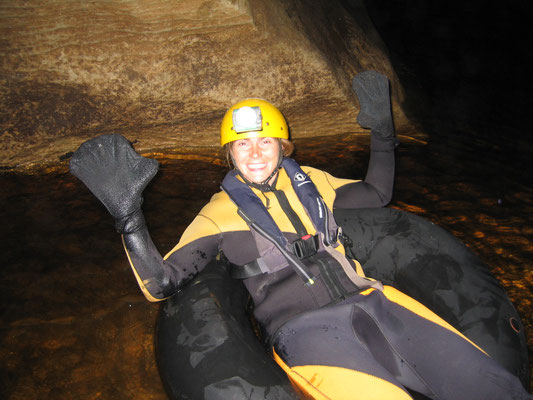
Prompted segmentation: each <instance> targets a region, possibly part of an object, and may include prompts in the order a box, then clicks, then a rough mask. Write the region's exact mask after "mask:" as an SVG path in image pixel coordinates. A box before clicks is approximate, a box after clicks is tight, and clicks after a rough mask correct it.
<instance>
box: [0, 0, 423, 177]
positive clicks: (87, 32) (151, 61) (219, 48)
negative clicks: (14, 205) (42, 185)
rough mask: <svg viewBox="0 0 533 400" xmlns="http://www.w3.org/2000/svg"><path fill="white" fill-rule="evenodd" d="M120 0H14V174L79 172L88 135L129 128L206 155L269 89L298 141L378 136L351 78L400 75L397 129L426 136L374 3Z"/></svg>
mask: <svg viewBox="0 0 533 400" xmlns="http://www.w3.org/2000/svg"><path fill="white" fill-rule="evenodd" d="M351 5H352V7H353V8H352V10H351V13H348V12H347V11H346V10H345V9H344V8H343V7H342V5H341V3H340V2H337V1H330V0H318V1H312V2H310V1H304V0H233V1H232V0H155V1H143V0H121V1H119V0H115V1H90V2H85V1H68V2H64V1H46V0H44V1H31V0H28V1H18V0H4V1H2V2H1V3H0V30H1V39H0V54H1V61H0V103H1V109H2V111H1V114H0V115H1V117H0V127H1V130H0V132H1V135H0V168H1V169H2V170H15V171H29V172H31V171H36V170H42V169H43V168H50V167H54V166H63V167H64V166H65V165H66V163H67V160H68V156H69V154H70V153H71V152H72V151H73V150H75V149H76V148H77V147H78V146H79V145H80V144H81V143H82V142H83V141H85V140H87V139H89V138H91V137H94V136H97V135H99V134H103V133H120V134H123V135H124V136H126V137H127V138H128V139H129V140H130V141H132V142H133V143H134V145H135V148H136V149H137V150H138V151H140V152H141V153H145V154H147V153H151V154H159V155H162V156H164V155H165V154H171V153H173V152H177V151H182V152H183V151H186V152H189V153H198V154H201V153H202V152H203V151H205V150H206V149H209V148H215V147H216V146H217V144H218V129H219V123H220V121H221V118H222V116H223V115H224V112H225V111H226V109H227V108H229V107H230V106H231V105H232V104H233V103H235V102H237V101H239V100H241V99H243V98H248V97H260V98H264V99H267V100H269V101H271V102H272V103H274V104H275V105H277V106H278V107H279V108H280V109H281V110H282V112H283V113H284V114H285V116H286V118H287V120H288V122H289V126H290V129H291V136H292V138H293V139H296V140H298V139H305V138H308V137H318V136H323V135H339V134H345V133H346V134H354V135H356V136H357V135H358V134H361V137H368V135H367V132H366V131H365V130H363V129H362V128H361V127H360V126H359V125H357V123H356V122H355V120H356V116H357V112H358V108H359V105H358V102H357V100H356V98H355V96H354V95H353V93H352V92H351V88H350V81H351V78H352V77H353V76H354V75H355V74H356V73H358V72H360V71H363V70H367V69H373V70H377V71H380V72H382V73H384V74H386V75H387V76H388V77H389V79H390V80H391V82H392V95H393V110H394V117H395V124H396V128H397V130H398V132H400V134H405V135H406V136H409V135H411V136H412V137H416V136H417V135H420V134H417V133H416V132H414V129H413V128H412V125H411V123H410V122H409V121H408V119H407V118H406V116H405V114H404V112H403V110H402V101H403V98H404V94H403V89H402V87H401V85H400V82H399V81H398V78H397V76H396V74H395V72H394V70H393V67H392V66H391V64H390V61H389V59H388V56H387V50H386V48H385V46H384V45H383V43H382V41H381V39H380V37H379V35H378V33H377V32H376V31H375V30H374V28H373V25H372V23H371V21H370V19H369V17H368V15H367V12H366V9H365V7H364V5H363V2H362V1H360V2H358V1H351Z"/></svg>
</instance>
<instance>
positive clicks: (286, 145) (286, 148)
mask: <svg viewBox="0 0 533 400" xmlns="http://www.w3.org/2000/svg"><path fill="white" fill-rule="evenodd" d="M279 141H280V143H281V151H282V152H283V155H284V156H285V157H289V156H290V155H291V154H292V152H293V151H294V143H293V142H291V141H290V140H288V139H279ZM233 143H235V142H229V143H226V144H225V145H224V154H225V156H226V162H227V163H228V166H229V167H230V168H233V167H234V165H233V162H232V161H231V146H233Z"/></svg>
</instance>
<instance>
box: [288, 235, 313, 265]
mask: <svg viewBox="0 0 533 400" xmlns="http://www.w3.org/2000/svg"><path fill="white" fill-rule="evenodd" d="M319 240H320V239H319V237H318V235H314V236H311V235H305V236H302V237H301V238H299V239H296V240H295V241H294V242H292V243H291V248H292V252H293V254H294V255H295V256H296V257H298V258H299V259H300V260H301V259H304V258H307V257H311V256H313V255H315V254H316V252H317V251H318V247H319Z"/></svg>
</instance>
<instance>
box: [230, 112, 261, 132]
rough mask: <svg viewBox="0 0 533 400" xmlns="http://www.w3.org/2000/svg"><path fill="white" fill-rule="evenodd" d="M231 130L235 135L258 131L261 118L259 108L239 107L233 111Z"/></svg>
mask: <svg viewBox="0 0 533 400" xmlns="http://www.w3.org/2000/svg"><path fill="white" fill-rule="evenodd" d="M232 118H233V130H234V131H235V132H237V133H242V132H250V131H260V130H261V129H262V122H263V118H262V116H261V109H260V108H259V107H241V108H237V109H235V110H233V115H232Z"/></svg>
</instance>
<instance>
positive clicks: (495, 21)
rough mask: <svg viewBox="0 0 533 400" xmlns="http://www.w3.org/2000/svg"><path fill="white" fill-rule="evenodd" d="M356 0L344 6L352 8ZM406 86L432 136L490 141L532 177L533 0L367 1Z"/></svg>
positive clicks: (412, 109)
mask: <svg viewBox="0 0 533 400" xmlns="http://www.w3.org/2000/svg"><path fill="white" fill-rule="evenodd" d="M351 3H352V1H351V0H345V1H344V4H345V6H346V7H347V8H348V9H351V8H352V7H351ZM365 5H366V7H367V9H368V11H369V15H370V17H371V19H372V21H373V22H374V25H375V27H376V29H377V30H378V31H379V33H380V35H381V37H382V39H383V40H384V42H385V44H386V46H387V48H388V50H389V56H390V59H391V61H392V63H393V65H394V68H395V71H396V72H397V74H398V76H399V77H400V80H401V82H402V84H403V85H404V87H405V89H406V94H407V98H406V101H405V108H406V110H407V113H408V115H409V117H410V118H413V119H415V120H417V121H419V122H420V123H421V125H422V126H423V128H424V130H425V131H426V132H427V133H428V134H429V136H430V138H434V137H436V136H439V137H440V139H441V140H443V141H446V142H447V143H450V145H452V146H453V145H454V142H457V141H462V142H464V144H465V145H468V144H469V143H472V145H474V146H475V145H477V144H478V143H477V142H478V141H479V140H480V141H483V142H485V144H484V146H485V147H486V149H487V150H489V151H492V152H493V154H494V156H495V157H499V158H503V159H504V160H505V161H504V163H505V165H506V166H508V167H509V171H508V172H509V173H510V174H514V175H519V176H520V177H521V179H523V180H524V181H525V182H527V183H529V184H530V183H531V182H532V179H531V175H530V174H529V172H528V171H529V168H526V167H527V166H528V165H529V156H530V154H531V153H532V151H533V145H532V138H531V128H530V127H531V126H532V123H533V113H531V106H532V105H533V102H532V101H531V87H532V86H531V83H530V82H531V79H530V74H531V70H532V66H533V64H532V63H531V61H530V57H528V53H529V50H528V49H529V47H530V42H531V40H530V38H531V27H530V26H531V19H532V16H533V6H532V5H531V2H528V1H525V0H523V1H512V2H502V1H499V2H490V1H489V2H487V1H481V0H465V1H459V0H452V1H446V2H427V1H423V0H400V1H391V0H377V1H365Z"/></svg>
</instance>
